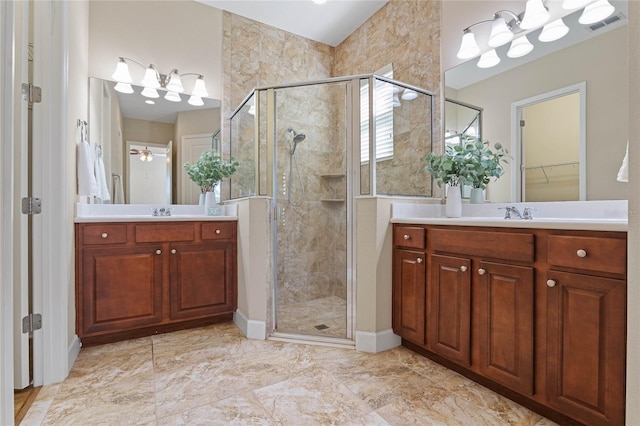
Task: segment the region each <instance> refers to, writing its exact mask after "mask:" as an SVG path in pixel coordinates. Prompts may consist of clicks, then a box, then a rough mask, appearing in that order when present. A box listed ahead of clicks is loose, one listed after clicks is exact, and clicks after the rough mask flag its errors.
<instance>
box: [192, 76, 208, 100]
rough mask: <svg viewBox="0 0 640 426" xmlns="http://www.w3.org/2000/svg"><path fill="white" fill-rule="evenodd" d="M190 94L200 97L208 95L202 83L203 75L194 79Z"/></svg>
mask: <svg viewBox="0 0 640 426" xmlns="http://www.w3.org/2000/svg"><path fill="white" fill-rule="evenodd" d="M191 94H192V95H194V96H199V97H201V98H206V97H207V96H209V93H208V92H207V88H206V87H205V85H204V77H203V76H199V77H198V79H197V80H196V83H195V84H194V85H193V91H192V92H191Z"/></svg>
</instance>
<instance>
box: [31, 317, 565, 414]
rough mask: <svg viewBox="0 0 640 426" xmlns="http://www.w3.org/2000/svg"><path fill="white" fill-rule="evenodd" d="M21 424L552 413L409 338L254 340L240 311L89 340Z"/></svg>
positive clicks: (42, 393)
mask: <svg viewBox="0 0 640 426" xmlns="http://www.w3.org/2000/svg"><path fill="white" fill-rule="evenodd" d="M21 424H22V425H65V426H66V425H186V424H189V425H205V424H206V425H272V424H273V425H321V424H322V425H325V424H337V425H387V424H391V425H406V424H420V425H465V426H472V425H492V426H493V425H519V426H520V425H536V426H543V425H545V426H546V425H553V424H554V423H552V422H550V421H549V420H547V419H545V418H543V417H541V416H539V415H537V414H535V413H533V412H531V411H529V410H527V409H525V408H523V407H522V406H520V405H518V404H516V403H513V402H511V401H509V400H507V399H505V398H503V397H501V396H499V395H497V394H495V393H493V392H492V391H489V390H487V389H485V388H483V387H481V386H479V385H477V384H475V383H474V382H471V381H469V380H467V379H465V378H463V377H462V376H460V375H458V374H456V373H454V372H452V371H449V370H447V369H445V368H443V367H441V366H439V365H437V364H435V363H433V362H431V361H429V360H427V359H426V358H424V357H422V356H420V355H417V354H415V353H413V352H411V351H409V350H407V349H405V348H402V347H400V348H395V349H392V350H389V351H385V352H381V353H378V354H367V353H362V352H357V351H355V350H353V349H338V348H332V347H326V346H312V345H302V344H292V343H284V342H276V341H270V340H266V341H260V340H249V339H246V338H244V337H243V335H242V334H241V333H240V331H239V330H238V328H237V327H236V326H235V325H234V324H232V323H225V324H217V325H213V326H209V327H204V328H198V329H193V330H186V331H179V332H174V333H170V334H162V335H156V336H152V337H147V338H141V339H136V340H129V341H125V342H120V343H114V344H109V345H103V346H96V347H92V348H83V349H82V350H81V352H80V355H79V356H78V359H77V361H76V363H75V365H74V366H73V369H72V371H71V373H70V375H69V377H68V378H67V379H66V380H65V381H64V382H63V383H61V384H57V385H52V386H46V387H44V388H42V390H41V391H40V393H39V394H38V397H37V399H36V401H35V402H34V404H33V405H32V407H31V409H30V410H29V412H28V413H27V416H26V417H25V419H24V420H23V422H22V423H21Z"/></svg>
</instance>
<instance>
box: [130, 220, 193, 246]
mask: <svg viewBox="0 0 640 426" xmlns="http://www.w3.org/2000/svg"><path fill="white" fill-rule="evenodd" d="M194 228H195V226H194V225H193V223H172V224H170V225H167V224H146V223H145V224H137V225H136V228H135V238H136V243H161V242H165V241H193V240H195V231H194Z"/></svg>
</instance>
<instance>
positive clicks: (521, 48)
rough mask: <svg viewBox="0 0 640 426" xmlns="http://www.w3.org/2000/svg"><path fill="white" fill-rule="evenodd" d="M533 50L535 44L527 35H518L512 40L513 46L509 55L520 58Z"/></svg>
mask: <svg viewBox="0 0 640 426" xmlns="http://www.w3.org/2000/svg"><path fill="white" fill-rule="evenodd" d="M532 50H533V44H531V42H529V39H528V38H527V36H526V35H524V36H522V37H518V38H517V39H515V40H513V41H512V42H511V47H509V51H508V52H507V56H508V57H510V58H520V57H522V56H524V55H526V54H528V53H529V52H531V51H532Z"/></svg>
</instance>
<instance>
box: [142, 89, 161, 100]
mask: <svg viewBox="0 0 640 426" xmlns="http://www.w3.org/2000/svg"><path fill="white" fill-rule="evenodd" d="M140 94H141V95H142V96H144V97H146V98H152V99H155V98H159V97H160V95H159V94H158V91H157V90H156V89H152V88H150V87H145V88H144V89H142V92H140Z"/></svg>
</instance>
